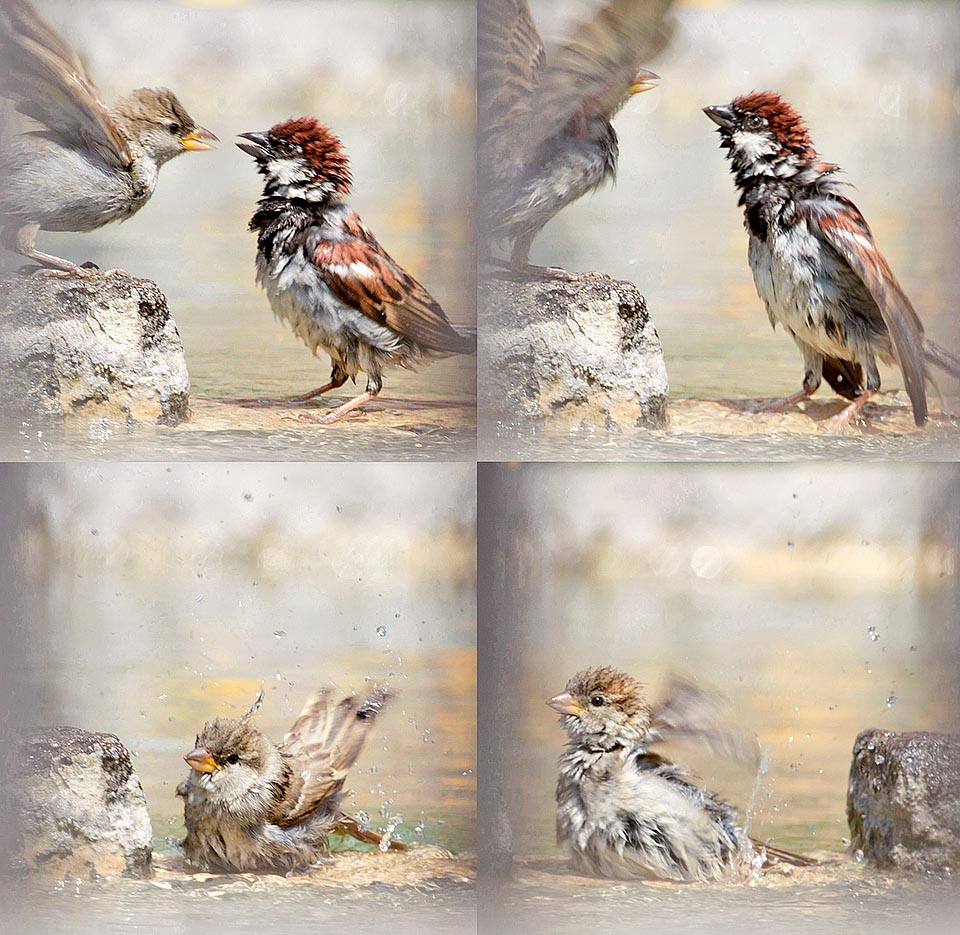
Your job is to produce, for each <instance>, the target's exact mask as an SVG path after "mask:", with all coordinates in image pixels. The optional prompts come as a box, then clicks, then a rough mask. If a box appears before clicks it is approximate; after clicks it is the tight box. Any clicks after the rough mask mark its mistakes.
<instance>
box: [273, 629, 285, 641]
mask: <svg viewBox="0 0 960 935" xmlns="http://www.w3.org/2000/svg"><path fill="white" fill-rule="evenodd" d="M273 635H274V636H275V637H276V638H277V639H278V640H282V639H283V638H284V637H285V636H286V635H287V631H286V630H274V631H273Z"/></svg>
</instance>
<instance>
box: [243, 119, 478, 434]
mask: <svg viewBox="0 0 960 935" xmlns="http://www.w3.org/2000/svg"><path fill="white" fill-rule="evenodd" d="M240 137H241V139H242V140H243V142H242V143H237V146H238V147H239V148H240V149H241V150H243V151H244V152H245V153H247V154H248V155H250V156H253V158H254V159H255V160H256V162H257V171H258V172H259V173H260V174H261V175H262V176H263V177H264V179H265V182H264V190H263V197H262V198H261V199H260V201H259V202H258V203H257V210H256V213H255V214H254V215H253V218H252V219H251V221H250V230H251V231H254V232H256V233H257V282H258V283H259V284H260V285H261V286H263V288H264V289H265V290H266V293H267V297H268V298H269V300H270V306H271V308H272V309H273V312H274V314H275V315H276V316H277V317H278V318H280V319H282V320H285V321H288V322H289V323H290V325H291V326H292V328H293V330H294V333H295V334H296V335H297V336H298V337H299V338H300V340H301V341H303V342H304V344H306V345H307V347H309V348H310V349H311V350H312V351H313V352H314V354H316V352H317V349H318V348H319V349H322V350H324V351H325V352H326V353H327V354H328V355H329V357H330V361H331V363H332V365H333V369H332V371H331V373H330V380H329V382H328V383H326V384H324V385H323V386H321V387H319V388H318V389H315V390H312V391H311V392H309V393H305V394H304V395H302V396H297V397H294V398H293V400H292V401H293V402H305V401H307V400H310V399H313V398H315V397H317V396H321V395H322V394H323V393H326V392H327V391H328V390H334V389H337V388H339V387H341V386H343V384H344V383H346V381H347V380H348V379H350V380H354V381H356V377H357V373H358V372H359V371H361V370H362V371H363V372H364V373H366V375H367V386H366V391H365V392H363V393H361V394H360V395H359V396H356V397H355V398H354V399H351V400H350V401H349V402H346V403H344V404H343V405H341V406H338V407H337V408H336V409H334V410H332V411H331V412H329V413H328V414H326V415H324V416H322V417H319V418H317V419H316V421H318V422H321V423H331V422H336V421H338V420H339V419H342V418H343V417H344V416H345V415H347V414H348V413H350V412H352V411H353V410H355V409H357V408H358V407H359V406H362V405H363V404H364V403H365V402H368V401H369V400H370V399H372V398H373V397H374V396H376V395H377V394H378V393H379V392H380V389H381V387H382V386H383V379H382V376H381V374H382V371H383V368H384V367H386V366H388V365H393V366H398V367H406V368H409V369H413V368H414V367H415V366H416V365H417V364H419V363H421V362H422V361H425V360H429V359H431V358H436V357H445V356H448V355H450V354H472V353H474V352H475V351H476V346H477V342H476V335H475V334H465V333H461V332H459V331H457V330H456V329H454V327H453V325H451V324H450V322H449V320H448V319H447V316H446V314H445V313H444V311H443V309H442V308H441V307H440V305H439V304H438V303H437V302H436V300H435V299H434V298H433V297H432V296H431V295H430V293H429V292H427V290H426V289H425V288H424V287H423V286H421V285H420V283H419V282H417V281H416V280H415V279H414V278H413V277H412V276H411V275H410V274H409V273H407V272H405V271H404V270H403V268H402V267H401V266H400V265H399V264H398V263H397V262H396V261H395V260H394V259H393V258H392V257H391V256H390V255H389V254H388V253H387V252H386V250H384V249H383V247H381V246H380V244H379V243H377V239H376V238H375V237H374V236H373V234H372V233H371V232H370V230H369V229H368V228H367V227H366V226H365V225H364V223H363V221H361V220H360V218H359V217H358V216H357V215H356V213H355V212H353V211H351V210H350V206H349V204H348V197H349V195H350V189H351V185H352V179H351V175H350V165H349V163H348V161H347V156H346V154H345V153H344V150H343V145H342V144H341V142H340V140H339V139H338V138H337V137H336V136H334V135H333V133H331V132H330V130H329V129H327V127H325V126H323V125H322V124H321V123H319V122H318V121H317V120H315V119H314V118H313V117H300V118H299V119H296V120H288V121H286V122H284V123H278V124H277V125H276V126H275V127H273V128H272V129H271V130H267V131H265V132H258V133H241V134H240Z"/></svg>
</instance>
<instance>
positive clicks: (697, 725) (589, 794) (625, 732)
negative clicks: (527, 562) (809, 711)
mask: <svg viewBox="0 0 960 935" xmlns="http://www.w3.org/2000/svg"><path fill="white" fill-rule="evenodd" d="M547 704H548V705H549V706H550V707H551V708H553V709H554V710H555V711H558V712H559V713H560V715H561V718H560V723H561V724H562V726H563V728H564V730H566V732H567V735H568V738H569V740H568V742H567V747H566V749H565V750H564V752H563V755H562V756H561V757H560V777H559V779H558V781H557V840H558V842H559V843H561V844H565V845H566V846H567V847H568V848H569V850H570V854H571V857H572V859H573V866H574V868H575V869H576V870H578V871H579V872H581V873H586V874H592V875H595V876H601V877H612V878H614V879H618V880H630V879H643V878H647V879H650V878H654V879H661V880H677V881H693V880H701V881H723V880H738V879H746V878H748V877H749V876H751V875H753V874H755V873H756V872H758V871H759V870H761V869H762V868H763V867H764V866H765V865H766V864H767V863H768V862H770V861H771V860H782V861H784V862H786V863H791V864H795V865H797V866H808V865H810V864H813V863H815V861H812V860H810V859H808V858H806V857H800V856H799V855H797V854H791V853H790V852H789V851H782V850H780V849H779V848H773V847H770V846H769V845H763V844H759V843H757V842H755V841H753V840H752V839H751V838H749V837H748V836H747V835H746V834H745V833H744V831H743V830H742V829H741V828H740V826H739V824H738V819H737V814H736V812H735V811H734V809H733V808H731V807H730V806H729V805H727V804H726V803H725V802H723V801H721V800H720V799H719V798H718V797H717V796H716V795H714V794H713V793H712V792H708V791H707V790H706V789H703V788H702V787H701V786H700V785H698V783H697V781H696V779H695V777H693V776H691V775H690V774H689V773H688V772H686V771H685V770H683V769H682V768H680V767H679V766H675V765H674V764H673V763H670V762H669V761H668V760H666V759H664V758H663V757H662V756H660V755H659V754H657V753H655V752H652V751H651V747H653V746H654V745H655V744H657V743H658V742H660V741H662V740H666V739H670V738H676V737H684V738H687V739H695V740H698V741H700V742H702V743H706V744H708V745H709V746H710V747H711V748H712V749H713V750H715V751H716V752H719V753H722V754H724V755H727V756H736V757H738V758H740V759H747V758H749V757H750V755H751V753H752V754H754V755H755V754H756V752H757V748H756V745H755V744H752V745H751V744H749V743H747V742H745V741H744V740H743V738H741V737H740V736H739V735H737V734H735V733H733V732H731V731H728V730H723V729H722V728H718V727H716V726H714V725H713V724H712V723H711V721H712V720H713V711H712V709H713V703H712V698H711V696H710V695H709V694H707V693H705V692H703V691H701V690H700V689H698V688H696V687H695V686H694V685H691V684H690V683H686V682H679V681H677V682H675V684H674V686H673V689H672V691H671V693H670V697H669V698H668V700H667V701H666V702H664V703H663V704H661V705H658V706H657V707H656V708H652V707H651V706H650V705H649V704H647V702H646V700H645V699H644V697H643V693H642V689H641V686H640V684H639V683H638V682H637V681H636V680H634V679H632V678H631V677H630V676H629V675H626V674H625V673H623V672H619V671H617V670H616V669H614V668H611V667H609V666H604V667H602V668H597V669H584V670H583V671H582V672H578V673H577V674H576V675H575V676H574V677H573V678H572V679H570V681H569V682H568V683H567V687H566V690H565V691H564V692H563V693H561V694H559V695H556V696H555V697H553V698H551V699H550V700H549V701H548V702H547Z"/></svg>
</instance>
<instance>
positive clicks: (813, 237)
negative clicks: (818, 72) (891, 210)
mask: <svg viewBox="0 0 960 935" xmlns="http://www.w3.org/2000/svg"><path fill="white" fill-rule="evenodd" d="M704 113H705V114H706V115H707V116H708V117H709V118H710V119H711V120H712V121H713V122H714V123H715V124H716V125H717V127H718V132H719V134H720V147H721V149H723V150H725V152H726V156H727V159H729V161H730V168H731V171H732V173H733V176H734V180H735V184H736V187H737V189H738V190H739V192H740V200H739V204H740V205H741V206H742V207H743V209H744V226H745V227H746V230H747V234H748V236H749V251H748V255H749V259H750V268H751V270H752V271H753V279H754V283H755V284H756V287H757V292H758V293H759V295H760V298H761V299H762V300H763V303H764V305H765V306H766V309H767V314H768V316H769V318H770V323H771V325H772V326H773V327H774V328H776V326H777V324H778V323H779V324H782V325H783V327H784V328H785V329H786V330H787V331H788V332H789V333H790V335H791V336H792V337H793V339H794V341H795V342H796V344H797V346H798V347H799V348H800V353H801V354H802V356H803V366H804V377H803V387H802V389H801V390H800V391H799V392H798V393H795V394H794V395H792V396H788V397H787V398H786V399H782V400H779V401H777V402H776V403H775V404H774V405H773V406H771V407H769V408H770V409H772V410H779V409H782V408H784V407H785V406H789V405H792V404H793V403H795V402H797V401H799V400H801V399H804V398H806V397H807V396H810V395H812V394H813V393H814V392H816V390H817V387H819V386H820V383H821V381H822V380H823V379H826V380H827V383H828V384H829V385H830V386H831V387H833V389H834V390H835V391H836V392H837V393H838V394H840V395H841V396H843V397H845V398H846V399H849V400H851V402H850V404H849V405H848V406H847V407H846V408H845V409H844V410H843V412H841V413H840V415H839V416H838V417H837V418H836V419H835V420H834V422H833V424H832V425H831V431H834V432H840V431H843V430H844V429H845V428H846V426H847V425H849V424H850V422H851V421H852V420H853V419H854V418H855V417H856V416H857V414H858V413H859V412H860V410H861V408H862V407H863V404H864V403H865V402H867V400H869V399H870V398H871V397H872V396H874V395H875V394H876V393H877V392H878V390H879V389H880V372H879V370H878V369H877V361H878V360H880V361H883V362H884V363H886V364H893V363H896V364H897V365H898V366H899V368H900V372H901V374H902V375H903V381H904V384H905V386H906V390H907V394H908V395H909V397H910V402H911V404H912V407H913V418H914V421H915V422H916V424H917V425H918V426H919V425H923V424H924V423H925V422H926V420H927V395H926V381H927V380H931V381H932V377H931V369H930V368H931V365H935V366H937V367H941V368H943V369H944V370H946V371H948V372H949V373H951V374H953V376H955V377H960V360H958V359H957V358H956V357H955V356H954V355H952V354H950V353H949V352H948V351H946V350H944V349H943V348H941V347H938V346H937V345H936V344H934V343H933V342H932V341H930V340H929V339H928V338H926V337H925V336H924V333H923V325H922V324H921V322H920V319H919V317H918V316H917V313H916V312H915V311H914V308H913V306H912V305H911V304H910V300H909V299H908V298H907V295H906V293H905V292H904V291H903V289H902V288H901V286H900V284H899V283H898V282H897V280H896V278H895V277H894V275H893V271H892V270H891V269H890V264H889V263H887V261H886V259H885V258H884V256H883V254H882V253H881V252H880V250H879V248H878V247H877V245H876V243H875V241H874V239H873V234H872V233H871V231H870V227H869V226H868V224H867V222H866V221H865V220H864V218H863V215H862V214H861V213H860V211H859V209H858V208H857V206H856V205H855V204H854V203H853V201H851V200H850V198H848V197H847V196H846V195H844V194H842V193H841V191H840V188H841V186H842V185H843V184H844V183H842V182H840V181H839V180H838V179H837V177H836V174H837V173H838V172H839V171H840V168H839V166H836V165H834V164H833V163H829V162H823V161H821V159H820V157H819V156H818V155H817V152H816V150H815V149H814V147H813V143H812V142H811V140H810V135H809V133H808V131H807V128H806V126H805V125H804V122H803V120H802V119H801V118H800V116H799V115H798V114H797V112H796V111H795V110H794V109H793V107H791V106H790V105H789V104H788V103H787V102H786V101H784V100H783V99H782V98H781V97H780V96H779V95H777V94H774V93H773V92H771V91H761V92H754V93H751V94H746V95H743V96H741V97H738V98H736V99H734V100H733V101H731V102H730V103H729V104H725V105H719V106H717V105H715V106H710V107H705V108H704Z"/></svg>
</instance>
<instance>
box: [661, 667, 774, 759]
mask: <svg viewBox="0 0 960 935" xmlns="http://www.w3.org/2000/svg"><path fill="white" fill-rule="evenodd" d="M726 707H727V704H726V700H725V699H724V698H723V697H722V696H721V695H718V694H716V693H715V692H711V691H706V690H704V689H703V688H700V686H699V685H696V684H694V683H693V682H691V681H689V680H687V679H684V678H681V677H679V676H676V675H674V676H672V677H671V679H670V682H669V684H668V687H667V690H666V692H665V693H664V697H663V700H662V701H661V702H660V703H659V704H658V705H657V706H656V707H655V708H654V709H653V714H652V718H651V723H650V731H649V734H648V737H647V738H646V739H645V745H649V744H653V743H657V742H660V741H669V740H683V741H685V742H693V743H699V744H703V745H704V746H706V747H707V748H708V749H709V750H711V751H712V752H713V753H716V754H717V755H719V756H723V757H727V758H728V759H732V760H736V761H738V762H741V763H747V764H750V765H751V766H753V765H757V764H758V763H759V762H760V754H761V750H760V744H759V743H758V741H757V739H756V737H750V736H747V735H746V734H743V733H742V732H740V731H737V730H734V729H732V728H730V727H727V726H725V725H724V724H723V723H722V715H723V711H724V709H725V708H726Z"/></svg>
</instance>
